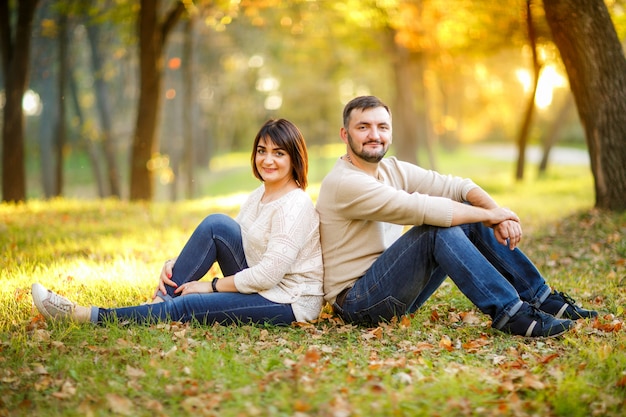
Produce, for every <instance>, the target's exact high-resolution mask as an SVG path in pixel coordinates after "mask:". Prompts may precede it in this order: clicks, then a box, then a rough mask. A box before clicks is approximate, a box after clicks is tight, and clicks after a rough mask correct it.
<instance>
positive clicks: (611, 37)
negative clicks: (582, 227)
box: [543, 0, 626, 211]
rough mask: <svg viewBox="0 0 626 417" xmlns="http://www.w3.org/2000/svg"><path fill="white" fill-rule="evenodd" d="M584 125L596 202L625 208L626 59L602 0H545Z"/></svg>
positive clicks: (611, 208)
mask: <svg viewBox="0 0 626 417" xmlns="http://www.w3.org/2000/svg"><path fill="white" fill-rule="evenodd" d="M543 3H544V8H545V12H546V19H547V21H548V24H549V26H550V29H551V31H552V37H553V39H554V43H555V44H556V46H557V48H558V49H559V52H560V53H561V58H562V59H563V63H564V64H565V69H566V70H567V74H568V77H569V83H570V87H571V90H572V94H573V96H574V100H575V102H576V108H577V109H578V115H579V117H580V121H581V123H582V125H583V126H584V129H585V136H586V140H587V146H588V148H589V156H590V160H591V170H592V172H593V177H594V182H595V193H596V202H595V206H596V207H597V208H601V209H609V210H616V211H622V210H626V58H625V57H624V52H623V50H622V45H621V44H620V42H619V39H618V37H617V33H616V32H615V27H614V26H613V23H612V22H611V18H610V15H609V12H608V10H607V8H606V5H605V4H604V2H603V1H602V0H577V1H571V0H544V1H543Z"/></svg>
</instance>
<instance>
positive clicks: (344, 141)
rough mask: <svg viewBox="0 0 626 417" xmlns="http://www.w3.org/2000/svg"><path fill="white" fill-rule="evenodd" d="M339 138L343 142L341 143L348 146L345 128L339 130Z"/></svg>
mask: <svg viewBox="0 0 626 417" xmlns="http://www.w3.org/2000/svg"><path fill="white" fill-rule="evenodd" d="M339 136H341V140H342V141H343V143H345V144H346V145H347V144H348V131H347V130H346V128H345V127H342V128H341V130H340V131H339Z"/></svg>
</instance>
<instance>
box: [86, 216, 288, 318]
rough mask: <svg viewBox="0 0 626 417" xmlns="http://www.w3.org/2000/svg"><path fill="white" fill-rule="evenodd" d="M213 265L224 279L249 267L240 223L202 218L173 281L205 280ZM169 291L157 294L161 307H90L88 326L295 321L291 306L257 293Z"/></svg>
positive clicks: (214, 218) (181, 254)
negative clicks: (116, 322) (128, 322)
mask: <svg viewBox="0 0 626 417" xmlns="http://www.w3.org/2000/svg"><path fill="white" fill-rule="evenodd" d="M216 261H217V263H218V264H219V266H220V269H221V270H222V273H223V274H224V276H229V275H234V274H235V273H237V272H239V271H241V270H242V269H245V268H247V267H248V264H247V262H246V256H245V254H244V251H243V243H242V239H241V229H240V227H239V224H238V223H237V222H236V221H235V220H234V219H232V218H231V217H229V216H226V215H223V214H212V215H209V216H207V217H206V218H205V219H204V220H203V221H202V222H201V223H200V225H199V226H198V227H197V228H196V230H195V231H194V232H193V234H192V235H191V237H190V238H189V240H188V241H187V243H186V244H185V246H184V247H183V250H182V251H181V252H180V255H179V256H178V259H176V263H175V264H174V268H173V270H172V281H174V282H176V283H177V284H178V285H179V286H180V285H181V284H183V283H185V282H190V281H197V280H199V279H201V278H202V277H204V276H205V275H206V273H207V272H208V271H209V269H211V267H212V266H213V264H214V263H215V262H216ZM174 290H175V288H174V287H167V294H161V293H159V295H160V296H161V297H162V298H163V299H164V300H165V301H164V302H163V303H157V304H146V305H139V306H131V307H121V308H113V309H105V308H93V309H92V321H93V322H96V323H101V322H104V321H107V320H110V319H112V318H115V317H116V318H119V319H121V320H131V321H134V322H137V323H148V322H157V321H160V320H173V321H181V322H187V321H190V320H192V319H195V320H198V321H199V322H201V323H206V324H210V323H214V322H218V323H222V324H229V323H271V324H276V325H289V324H291V323H292V322H294V321H295V320H296V319H295V316H294V314H293V310H292V308H291V305H289V304H280V303H274V302H272V301H270V300H268V299H266V298H264V297H263V296H261V295H259V294H241V293H207V294H189V295H185V296H179V295H178V294H174Z"/></svg>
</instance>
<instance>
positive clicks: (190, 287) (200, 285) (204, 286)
mask: <svg viewBox="0 0 626 417" xmlns="http://www.w3.org/2000/svg"><path fill="white" fill-rule="evenodd" d="M174 292H175V293H176V294H180V295H181V296H182V295H187V294H197V293H207V292H213V289H212V288H211V283H210V282H207V281H190V282H186V283H184V284H183V285H181V286H180V287H178V288H176V289H175V290H174Z"/></svg>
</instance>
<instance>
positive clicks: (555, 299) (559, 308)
mask: <svg viewBox="0 0 626 417" xmlns="http://www.w3.org/2000/svg"><path fill="white" fill-rule="evenodd" d="M539 310H541V311H543V312H545V313H548V314H551V315H553V316H554V317H556V318H557V319H560V318H561V317H565V318H568V319H574V320H578V319H586V318H593V317H596V316H597V315H598V312H597V311H593V310H586V309H584V308H582V307H578V306H577V305H576V300H574V299H573V298H572V297H570V296H569V295H567V294H565V293H562V292H558V291H554V292H552V294H550V295H549V296H548V298H546V300H545V301H544V302H543V303H541V305H540V306H539Z"/></svg>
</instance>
